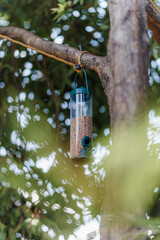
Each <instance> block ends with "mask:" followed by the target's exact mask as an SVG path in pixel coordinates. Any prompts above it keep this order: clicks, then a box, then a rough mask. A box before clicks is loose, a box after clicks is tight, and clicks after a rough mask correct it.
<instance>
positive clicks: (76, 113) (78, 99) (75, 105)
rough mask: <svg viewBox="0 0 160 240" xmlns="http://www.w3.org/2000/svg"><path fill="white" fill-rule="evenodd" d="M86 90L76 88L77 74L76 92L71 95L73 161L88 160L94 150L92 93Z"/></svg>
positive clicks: (71, 147) (71, 146)
mask: <svg viewBox="0 0 160 240" xmlns="http://www.w3.org/2000/svg"><path fill="white" fill-rule="evenodd" d="M82 70H83V72H84V75H85V81H86V88H85V87H79V88H76V79H77V75H78V73H76V76H75V79H74V90H72V91H71V93H70V120H71V121H70V157H71V159H78V158H79V159H81V158H87V157H89V155H90V152H91V150H92V95H93V93H92V91H90V90H89V89H88V83H87V74H86V72H85V70H84V69H82Z"/></svg>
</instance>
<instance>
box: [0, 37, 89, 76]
mask: <svg viewBox="0 0 160 240" xmlns="http://www.w3.org/2000/svg"><path fill="white" fill-rule="evenodd" d="M0 38H4V39H7V40H9V41H11V42H13V43H16V44H18V45H21V46H22V47H26V48H30V49H32V50H34V51H36V52H38V53H41V54H43V55H45V56H47V57H50V58H53V59H55V60H57V61H60V62H63V63H65V64H68V65H70V66H72V67H73V68H74V70H75V71H76V72H77V73H81V72H82V70H81V68H83V66H82V64H81V56H82V54H83V53H88V52H87V51H83V52H80V55H79V58H78V64H79V66H80V69H78V68H76V66H75V65H76V64H74V63H71V62H68V61H66V60H63V59H61V58H59V57H56V56H54V55H51V54H49V53H46V52H44V51H41V50H39V49H37V48H34V47H31V46H30V45H28V44H24V43H22V42H20V41H17V40H14V39H12V38H10V37H7V36H4V35H2V34H0Z"/></svg>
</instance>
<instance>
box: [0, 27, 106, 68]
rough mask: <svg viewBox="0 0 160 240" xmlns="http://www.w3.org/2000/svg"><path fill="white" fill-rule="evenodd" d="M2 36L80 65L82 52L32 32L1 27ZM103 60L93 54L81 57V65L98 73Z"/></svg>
mask: <svg viewBox="0 0 160 240" xmlns="http://www.w3.org/2000/svg"><path fill="white" fill-rule="evenodd" d="M0 34H2V35H5V36H8V37H10V38H13V39H16V40H20V41H22V42H23V43H25V44H28V45H30V46H31V47H34V48H36V49H39V50H41V51H44V52H46V53H48V54H51V55H54V56H56V57H58V58H61V59H63V60H66V61H69V62H71V63H74V64H78V58H79V55H80V51H79V50H77V49H75V48H72V47H69V46H66V45H62V44H56V43H53V42H51V41H47V40H44V39H41V38H40V37H38V36H36V35H35V34H33V33H31V32H28V31H27V30H25V29H21V28H17V27H0ZM103 60H104V57H99V56H95V55H92V54H83V55H82V57H81V63H82V65H83V66H84V68H87V69H89V70H93V71H96V72H97V71H98V68H99V66H100V65H101V62H103Z"/></svg>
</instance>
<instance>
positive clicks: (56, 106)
mask: <svg viewBox="0 0 160 240" xmlns="http://www.w3.org/2000/svg"><path fill="white" fill-rule="evenodd" d="M43 67H44V74H45V80H46V82H47V85H48V87H49V89H50V90H51V93H52V98H53V102H54V105H55V109H56V122H57V127H58V131H59V130H60V126H61V125H60V122H59V109H58V104H57V99H56V94H55V89H54V87H53V84H52V82H51V80H50V78H49V75H48V70H47V66H46V57H43Z"/></svg>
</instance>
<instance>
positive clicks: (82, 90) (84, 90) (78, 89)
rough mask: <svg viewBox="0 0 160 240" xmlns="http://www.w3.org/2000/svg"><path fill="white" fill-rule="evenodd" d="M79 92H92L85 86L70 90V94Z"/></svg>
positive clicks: (90, 93) (89, 93)
mask: <svg viewBox="0 0 160 240" xmlns="http://www.w3.org/2000/svg"><path fill="white" fill-rule="evenodd" d="M80 93H88V95H93V92H92V91H90V90H87V88H84V87H80V88H75V89H74V90H72V91H71V92H70V96H72V95H74V94H80Z"/></svg>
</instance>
